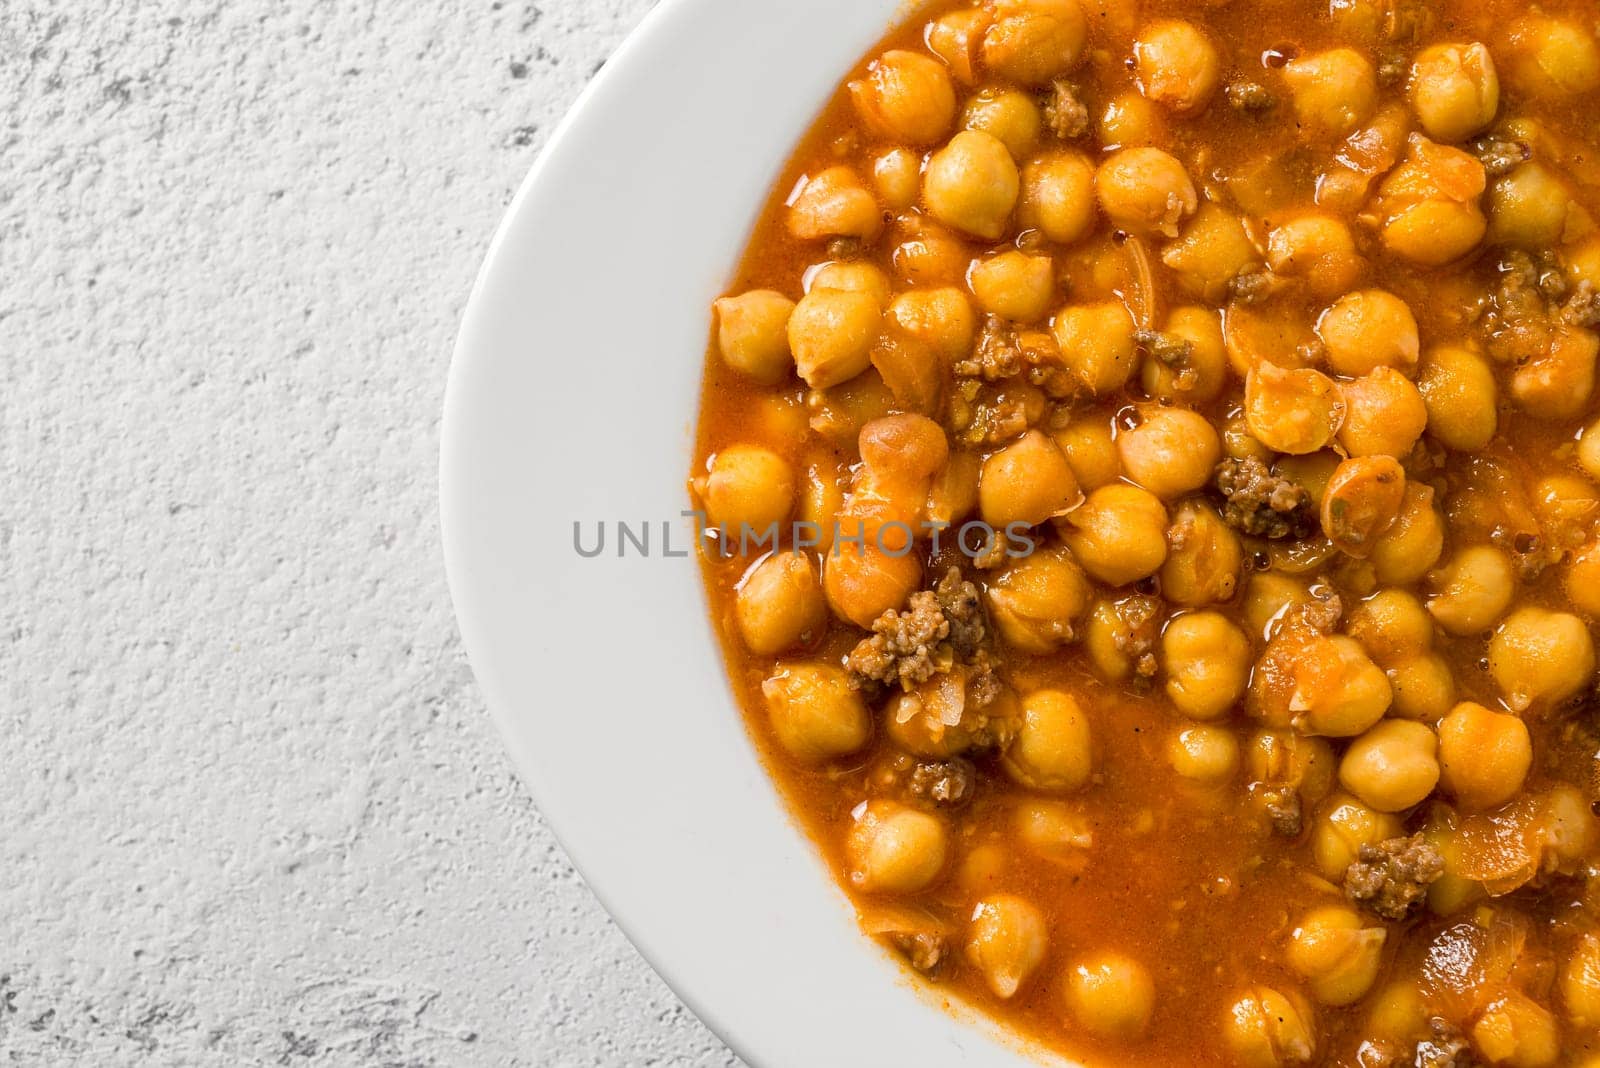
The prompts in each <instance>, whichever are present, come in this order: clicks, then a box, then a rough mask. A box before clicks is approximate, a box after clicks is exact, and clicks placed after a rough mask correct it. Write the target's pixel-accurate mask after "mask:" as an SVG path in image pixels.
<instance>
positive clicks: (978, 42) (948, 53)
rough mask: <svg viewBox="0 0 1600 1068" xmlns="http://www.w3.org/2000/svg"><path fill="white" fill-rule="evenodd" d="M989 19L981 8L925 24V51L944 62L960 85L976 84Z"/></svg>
mask: <svg viewBox="0 0 1600 1068" xmlns="http://www.w3.org/2000/svg"><path fill="white" fill-rule="evenodd" d="M991 21H992V15H991V14H990V12H989V11H987V10H985V9H983V8H964V9H962V10H959V11H951V12H949V13H948V14H944V15H941V16H939V17H938V18H936V19H934V20H933V21H932V22H930V23H928V28H927V32H926V33H925V35H924V36H925V38H926V40H927V42H928V50H929V51H931V52H932V53H933V54H934V55H936V56H938V57H939V58H940V59H942V60H944V61H945V64H946V66H948V67H949V68H950V71H951V73H952V74H954V75H955V76H956V78H957V80H959V81H960V82H962V83H963V84H965V85H971V84H973V83H974V82H976V81H977V80H978V67H979V66H980V62H979V57H980V52H981V49H982V47H983V34H984V31H985V30H987V29H988V28H989V24H990V22H991Z"/></svg>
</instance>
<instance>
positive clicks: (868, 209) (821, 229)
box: [789, 167, 883, 241]
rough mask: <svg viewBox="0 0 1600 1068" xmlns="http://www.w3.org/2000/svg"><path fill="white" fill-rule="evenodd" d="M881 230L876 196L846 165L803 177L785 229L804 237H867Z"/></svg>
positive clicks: (808, 238) (812, 239) (872, 236)
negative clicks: (804, 181) (806, 177)
mask: <svg viewBox="0 0 1600 1068" xmlns="http://www.w3.org/2000/svg"><path fill="white" fill-rule="evenodd" d="M882 230H883V215H882V214H881V213H880V211H879V208H878V201H877V199H876V198H875V197H873V195H872V194H871V193H869V192H867V189H866V187H865V186H863V185H862V184H861V179H860V177H858V176H857V175H856V172H855V171H853V170H851V169H850V168H849V167H830V168H828V169H827V170H825V171H823V172H822V173H821V174H818V175H815V176H813V177H811V178H809V179H807V181H806V184H805V187H804V188H802V189H801V190H800V195H799V196H797V197H795V199H794V202H793V203H791V204H790V205H789V232H790V233H792V234H794V236H796V237H798V238H800V239H802V240H805V241H815V240H819V239H821V238H826V237H859V238H861V239H862V240H864V241H870V240H872V239H873V238H875V237H877V236H878V234H879V233H880V232H881V231H882Z"/></svg>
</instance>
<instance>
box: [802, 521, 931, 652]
mask: <svg viewBox="0 0 1600 1068" xmlns="http://www.w3.org/2000/svg"><path fill="white" fill-rule="evenodd" d="M841 525H842V526H843V527H844V529H842V530H841V531H840V532H839V533H838V534H837V535H835V544H834V546H833V550H832V551H831V552H829V553H828V555H827V558H826V559H825V560H824V561H823V564H822V592H823V593H825V594H827V597H828V607H830V608H832V609H833V613H834V615H836V616H838V617H839V618H840V619H844V620H848V621H849V622H851V623H854V624H855V625H856V626H858V627H870V626H872V623H873V621H874V620H875V619H877V618H878V617H879V616H881V615H883V613H885V612H887V611H889V610H890V609H898V608H899V607H900V606H901V605H903V604H905V602H906V598H907V597H910V596H911V594H912V591H914V590H915V589H916V588H917V586H918V584H919V583H920V582H921V581H922V564H921V563H920V562H919V561H918V559H917V554H916V553H904V554H902V555H898V556H897V555H893V554H891V553H888V552H885V551H884V550H883V549H882V548H879V547H878V546H877V545H875V544H874V540H873V538H872V536H871V535H865V536H862V535H861V533H860V531H859V530H856V529H853V528H851V527H850V526H848V525H844V524H841ZM852 538H858V539H860V540H859V541H852V540H851V539H852Z"/></svg>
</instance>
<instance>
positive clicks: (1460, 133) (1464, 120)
mask: <svg viewBox="0 0 1600 1068" xmlns="http://www.w3.org/2000/svg"><path fill="white" fill-rule="evenodd" d="M1411 106H1412V108H1413V109H1415V111H1416V113H1417V118H1419V119H1421V120H1422V128H1423V129H1424V130H1426V131H1428V136H1429V137H1431V138H1433V139H1434V140H1435V141H1465V140H1466V139H1467V138H1469V137H1472V136H1473V135H1474V134H1479V133H1482V132H1483V131H1484V130H1486V129H1488V127H1489V124H1490V123H1492V122H1494V116H1495V113H1496V112H1497V111H1499V110H1500V77H1499V75H1497V74H1496V73H1495V69H1494V57H1493V56H1491V55H1489V49H1488V48H1486V47H1485V46H1484V45H1483V44H1482V43H1480V42H1473V43H1472V44H1437V45H1433V46H1431V47H1429V48H1424V49H1423V50H1422V51H1421V52H1418V53H1417V58H1416V60H1415V61H1414V62H1413V63H1412V64H1411Z"/></svg>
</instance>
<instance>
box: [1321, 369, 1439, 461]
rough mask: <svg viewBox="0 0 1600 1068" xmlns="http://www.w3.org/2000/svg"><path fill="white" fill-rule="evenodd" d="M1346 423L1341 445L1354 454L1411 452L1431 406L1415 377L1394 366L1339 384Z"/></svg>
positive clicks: (1379, 454) (1393, 454)
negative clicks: (1413, 378) (1410, 377)
mask: <svg viewBox="0 0 1600 1068" xmlns="http://www.w3.org/2000/svg"><path fill="white" fill-rule="evenodd" d="M1339 394H1340V396H1341V397H1342V398H1343V400H1344V406H1345V414H1344V425H1343V426H1341V427H1340V428H1339V444H1340V445H1341V446H1342V447H1343V448H1344V450H1345V452H1347V453H1349V454H1350V455H1351V456H1393V457H1401V456H1405V455H1406V454H1408V453H1409V452H1410V451H1411V449H1412V447H1413V446H1415V445H1416V443H1417V440H1418V439H1419V438H1421V437H1422V432H1423V430H1425V429H1426V428H1427V425H1428V406H1427V403H1426V402H1425V401H1424V400H1423V399H1422V393H1421V391H1420V390H1418V389H1417V387H1416V386H1414V385H1412V384H1411V380H1410V379H1409V378H1407V377H1406V376H1405V375H1403V374H1401V373H1400V372H1399V371H1396V370H1395V369H1394V368H1392V367H1380V368H1378V369H1377V370H1376V371H1373V372H1372V373H1371V374H1366V375H1363V376H1361V377H1360V378H1357V379H1354V380H1352V381H1349V382H1343V383H1341V384H1340V386H1339Z"/></svg>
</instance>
